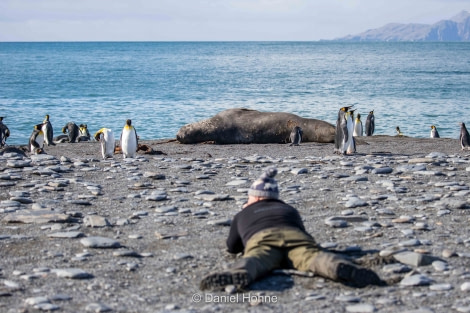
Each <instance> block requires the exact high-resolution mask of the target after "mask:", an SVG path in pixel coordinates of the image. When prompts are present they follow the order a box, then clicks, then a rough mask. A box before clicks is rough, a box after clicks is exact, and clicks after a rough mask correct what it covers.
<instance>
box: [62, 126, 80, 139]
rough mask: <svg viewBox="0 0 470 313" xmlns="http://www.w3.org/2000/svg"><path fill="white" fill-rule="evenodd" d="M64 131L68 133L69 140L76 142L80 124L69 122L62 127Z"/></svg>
mask: <svg viewBox="0 0 470 313" xmlns="http://www.w3.org/2000/svg"><path fill="white" fill-rule="evenodd" d="M62 132H63V133H64V134H65V133H68V136H69V142H75V140H77V137H78V126H77V124H75V123H74V122H68V123H67V124H65V126H64V127H62Z"/></svg>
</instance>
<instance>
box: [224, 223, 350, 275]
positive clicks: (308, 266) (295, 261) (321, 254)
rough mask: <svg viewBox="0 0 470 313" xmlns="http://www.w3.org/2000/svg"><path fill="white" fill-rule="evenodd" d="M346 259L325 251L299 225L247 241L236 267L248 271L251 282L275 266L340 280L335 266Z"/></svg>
mask: <svg viewBox="0 0 470 313" xmlns="http://www.w3.org/2000/svg"><path fill="white" fill-rule="evenodd" d="M344 261H346V260H345V259H344V258H342V257H340V256H337V255H336V254H334V253H331V252H325V251H323V250H322V249H321V248H320V247H319V246H318V244H317V243H316V242H315V240H314V239H313V238H312V237H311V236H310V235H308V234H306V233H304V232H302V231H301V230H299V229H296V228H269V229H266V230H263V231H260V232H258V233H256V234H254V235H253V236H252V237H251V238H250V239H249V240H248V242H247V244H246V247H245V251H244V254H243V258H242V259H241V260H240V261H239V262H237V263H236V264H235V265H234V267H233V268H234V269H239V270H240V269H241V270H246V271H248V274H249V276H250V278H251V280H252V281H255V280H256V279H258V278H260V277H263V276H265V275H267V274H268V273H269V272H271V271H272V270H274V269H279V268H286V269H296V270H299V271H303V272H307V271H310V272H313V273H315V274H317V275H319V276H323V277H325V278H329V279H332V280H337V277H336V268H337V265H338V264H339V263H340V262H344Z"/></svg>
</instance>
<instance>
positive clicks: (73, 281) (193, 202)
mask: <svg viewBox="0 0 470 313" xmlns="http://www.w3.org/2000/svg"><path fill="white" fill-rule="evenodd" d="M141 142H142V143H144V144H148V145H149V146H150V147H152V148H153V150H155V151H158V154H154V155H146V154H140V153H139V154H138V157H137V158H135V159H127V160H123V159H122V155H119V154H117V155H115V156H114V158H113V159H112V160H111V159H109V160H102V159H101V153H100V146H99V144H98V142H83V143H75V144H70V143H64V144H58V145H56V146H52V147H45V150H46V152H47V153H48V154H46V155H39V156H28V157H27V158H17V157H14V156H8V157H5V156H0V184H1V188H2V190H4V192H2V195H1V196H0V249H1V251H2V255H3V258H2V264H1V265H0V298H1V301H0V302H1V303H0V310H1V311H3V310H5V311H6V312H19V311H33V312H35V311H40V310H47V308H49V309H50V310H51V308H54V310H56V311H57V312H77V311H95V312H97V311H101V312H104V311H107V310H108V309H109V310H110V311H112V312H155V311H158V312H167V311H168V312H171V311H191V312H193V311H194V312H212V311H219V312H245V311H250V312H258V311H266V310H269V311H273V312H285V311H291V312H294V311H297V312H300V311H305V310H308V311H318V312H353V311H358V310H359V311H361V312H373V311H375V312H396V311H405V312H406V311H412V310H418V309H420V308H423V307H426V308H429V309H430V310H431V311H434V312H438V311H442V310H445V311H452V310H457V311H459V310H460V311H461V310H464V309H465V308H467V307H470V301H469V300H468V292H469V289H470V288H468V287H465V286H467V285H465V284H466V283H468V284H469V286H470V275H469V274H468V273H469V271H468V258H469V257H470V240H469V238H470V230H468V227H466V224H468V221H469V220H470V219H469V216H470V215H469V214H470V213H469V212H470V211H469V210H468V209H469V208H470V203H469V201H468V195H469V194H470V190H469V189H470V188H469V187H470V178H469V175H468V172H469V170H470V155H469V154H470V152H469V151H461V150H460V146H459V143H458V140H456V139H447V138H441V139H430V138H411V137H395V136H380V135H378V136H372V137H363V138H360V139H359V140H358V145H357V151H358V153H357V154H355V155H350V156H339V155H335V154H333V147H334V145H333V144H318V143H302V144H301V145H300V146H298V147H290V146H289V145H288V144H249V145H213V144H179V143H177V142H164V140H143V141H141ZM268 165H275V166H277V167H278V171H279V173H278V175H277V176H276V179H277V181H278V183H279V187H280V196H281V199H283V200H284V201H286V202H287V203H289V204H291V205H293V206H294V207H296V208H297V209H298V210H299V211H300V214H301V216H302V218H303V220H304V224H305V227H306V229H307V230H308V231H309V233H311V234H312V235H313V237H314V238H315V239H316V241H317V242H318V243H319V244H320V245H321V246H323V247H327V248H328V249H333V250H336V251H339V252H342V253H345V254H347V255H349V256H350V257H351V258H353V259H354V260H355V261H357V262H360V263H361V262H362V263H364V264H370V265H371V266H372V267H373V269H374V270H376V271H377V272H378V273H379V274H380V276H381V277H383V278H384V279H386V280H387V281H393V282H394V283H393V284H391V285H389V286H387V287H367V288H363V289H355V288H350V287H347V286H344V285H342V284H339V283H335V282H331V281H327V280H324V279H322V278H319V277H304V276H299V275H296V274H294V275H286V273H284V274H280V273H276V274H273V275H270V276H268V277H266V278H265V279H263V280H261V281H259V282H256V283H254V284H252V285H251V286H250V288H249V290H247V291H246V292H245V293H241V294H228V293H225V292H210V293H207V292H204V293H203V292H200V291H199V290H198V285H199V281H200V279H202V277H203V276H204V275H205V274H207V273H209V272H211V271H214V270H216V269H222V268H223V267H224V266H225V265H227V264H229V263H231V262H233V261H235V258H234V257H233V256H230V255H229V254H228V253H226V252H225V239H226V236H227V234H228V229H229V228H228V225H229V224H230V220H231V218H232V217H233V216H234V214H236V213H237V212H238V211H239V210H240V208H241V205H242V204H243V202H244V201H245V200H246V191H247V188H248V187H249V186H250V184H251V183H252V181H253V180H254V179H256V178H257V177H258V175H259V173H260V172H261V171H262V170H263V169H264V168H265V167H266V166H268ZM48 218H49V219H50V220H49V221H48V220H47V219H48ZM51 220H52V221H51ZM96 237H104V238H106V239H109V240H110V241H111V243H112V245H111V247H107V248H105V247H103V246H101V247H99V246H98V247H97V246H93V244H96V245H99V244H100V243H96V242H93V239H95V238H96ZM109 243H110V242H109V241H108V244H109ZM101 244H103V245H104V243H101ZM397 251H402V252H404V251H406V252H408V253H409V255H408V259H407V260H403V259H400V260H401V261H397V260H396V259H393V261H390V260H391V259H390V258H388V257H387V258H384V257H383V255H385V254H387V253H388V254H389V255H393V254H394V253H396V252H397ZM416 254H417V255H416ZM418 256H421V257H422V259H426V260H427V262H428V261H429V260H432V262H428V263H420V264H416V265H413V264H411V263H412V262H414V261H416V259H413V257H415V258H416V257H418ZM71 269H74V270H71ZM297 274H299V273H297ZM300 274H301V273H300ZM418 274H419V275H420V277H416V275H418ZM411 279H414V282H411V283H410V282H409V280H411ZM467 288H468V289H467ZM196 295H198V296H200V297H201V298H198V297H197V296H196ZM237 295H238V299H242V298H243V299H245V298H246V297H247V296H246V295H249V297H251V298H253V299H254V298H256V301H235V300H234V301H229V300H230V299H237V298H236V296H237ZM39 297H42V300H41V299H39ZM195 297H196V298H195ZM216 297H217V298H216ZM223 297H225V298H223ZM353 298H354V299H353ZM198 299H199V301H198ZM206 299H209V300H208V301H206ZM211 299H212V300H211ZM222 299H228V300H227V301H222ZM266 299H268V300H269V301H267V300H266ZM272 299H276V301H274V300H273V301H270V300H272ZM348 299H349V300H348ZM216 300H217V301H216ZM218 300H220V301H218Z"/></svg>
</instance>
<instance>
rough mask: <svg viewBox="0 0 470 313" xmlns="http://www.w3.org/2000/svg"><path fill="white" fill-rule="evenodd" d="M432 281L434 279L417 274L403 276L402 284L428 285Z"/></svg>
mask: <svg viewBox="0 0 470 313" xmlns="http://www.w3.org/2000/svg"><path fill="white" fill-rule="evenodd" d="M431 283H432V279H430V278H429V277H427V276H424V275H421V274H415V275H412V276H407V277H405V278H403V280H402V281H401V282H400V285H401V286H426V285H429V284H431Z"/></svg>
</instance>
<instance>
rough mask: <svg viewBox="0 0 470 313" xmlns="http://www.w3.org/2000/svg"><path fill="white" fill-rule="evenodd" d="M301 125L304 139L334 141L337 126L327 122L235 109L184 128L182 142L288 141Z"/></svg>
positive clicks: (292, 115)
mask: <svg viewBox="0 0 470 313" xmlns="http://www.w3.org/2000/svg"><path fill="white" fill-rule="evenodd" d="M295 126H299V127H301V128H302V131H303V134H302V141H303V142H320V143H332V142H334V139H335V127H334V126H333V125H332V124H330V123H327V122H325V121H321V120H316V119H308V118H302V117H299V116H297V115H295V114H291V113H283V112H260V111H256V110H250V109H244V108H236V109H228V110H225V111H222V112H220V113H218V114H216V115H215V116H213V117H211V118H209V119H206V120H203V121H199V122H195V123H191V124H188V125H185V126H183V127H181V128H180V129H179V131H178V133H177V134H176V139H177V140H178V141H179V142H180V143H184V144H193V143H200V142H206V141H213V142H214V143H216V144H250V143H288V142H289V136H290V133H291V131H292V128H294V127H295Z"/></svg>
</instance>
